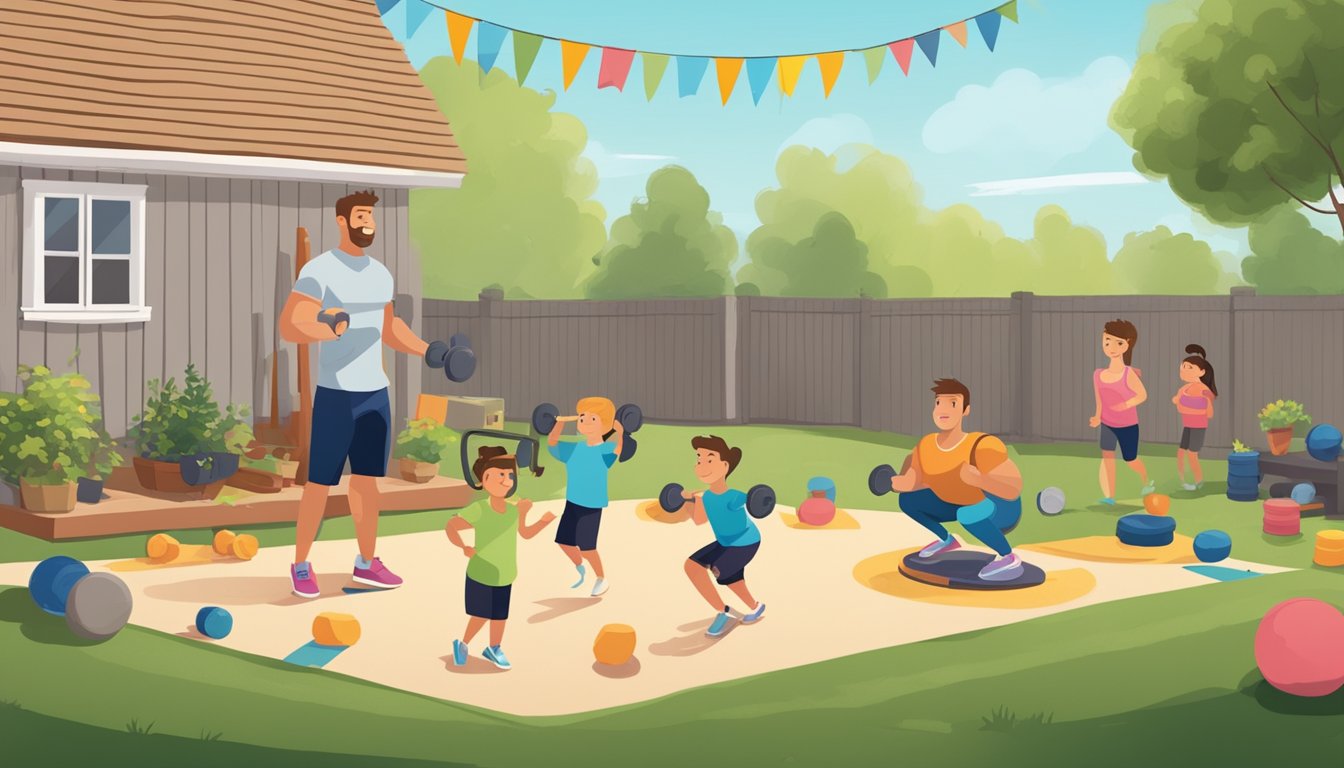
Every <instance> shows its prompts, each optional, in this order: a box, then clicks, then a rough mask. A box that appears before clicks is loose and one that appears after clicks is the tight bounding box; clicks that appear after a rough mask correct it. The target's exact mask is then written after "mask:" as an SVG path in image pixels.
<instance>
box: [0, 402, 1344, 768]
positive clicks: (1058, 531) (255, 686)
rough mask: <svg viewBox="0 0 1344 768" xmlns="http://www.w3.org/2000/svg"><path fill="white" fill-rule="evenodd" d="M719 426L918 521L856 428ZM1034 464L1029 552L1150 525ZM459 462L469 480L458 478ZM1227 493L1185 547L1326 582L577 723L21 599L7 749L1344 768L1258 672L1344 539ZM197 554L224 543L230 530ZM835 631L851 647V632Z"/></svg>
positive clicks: (1108, 610)
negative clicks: (1316, 767)
mask: <svg viewBox="0 0 1344 768" xmlns="http://www.w3.org/2000/svg"><path fill="white" fill-rule="evenodd" d="M514 426H515V427H516V425H514ZM703 431H704V430H696V429H692V428H689V427H667V426H657V425H650V426H648V427H646V428H645V429H644V430H642V431H641V432H640V433H639V436H638V437H639V441H640V449H639V455H638V456H637V457H636V459H635V460H634V461H633V462H631V463H629V464H624V465H618V468H617V469H616V470H615V471H614V472H613V474H612V497H613V498H650V497H653V496H655V495H656V493H657V491H658V489H659V488H660V487H661V486H662V485H663V483H665V482H669V481H679V482H682V483H686V484H688V485H689V483H690V481H691V480H692V477H693V476H692V473H691V471H690V468H691V450H690V445H689V439H690V437H691V436H692V435H695V434H697V433H700V432H703ZM714 431H715V433H717V434H722V435H723V436H724V437H725V438H726V439H727V440H728V441H729V442H730V443H731V444H734V445H739V446H741V447H742V448H743V451H744V461H743V464H742V465H741V468H740V469H739V470H738V471H737V472H736V473H735V474H734V480H736V481H737V482H738V484H739V485H741V486H744V487H745V486H747V485H750V484H754V483H757V482H767V483H770V484H772V485H773V486H774V487H775V489H776V490H777V492H778V494H779V497H780V501H781V503H784V504H789V505H793V504H796V503H798V502H799V501H801V499H802V498H803V497H804V496H805V491H804V484H805V482H806V479H807V478H808V477H809V476H812V475H818V474H824V475H828V476H830V477H833V478H834V479H835V480H836V483H837V485H838V487H839V499H838V500H839V503H840V505H841V506H842V507H845V506H849V507H853V508H860V509H879V510H894V509H895V502H896V500H895V498H894V497H893V496H885V497H881V498H875V497H873V496H871V495H870V494H869V493H868V492H867V490H866V477H867V474H868V471H869V470H870V469H871V468H872V466H873V465H874V464H876V463H879V462H890V463H892V464H896V465H899V463H900V460H901V459H902V458H903V456H904V453H905V451H906V450H908V448H909V446H910V445H911V444H912V439H911V438H903V437H897V436H891V435H885V434H879V433H871V432H863V431H859V430H848V429H826V430H815V429H794V428H776V427H759V426H753V427H722V428H716V429H715V430H714ZM1145 449H1146V455H1147V456H1148V457H1149V467H1150V470H1151V471H1152V472H1153V474H1154V476H1155V478H1156V479H1157V481H1158V486H1159V490H1163V491H1170V489H1171V487H1172V486H1173V485H1174V483H1175V477H1174V458H1173V451H1172V449H1169V448H1165V447H1155V446H1153V447H1149V446H1145ZM1015 458H1016V459H1017V460H1018V461H1019V462H1020V465H1021V467H1022V470H1023V474H1024V476H1025V478H1026V483H1027V489H1028V491H1029V492H1030V493H1031V495H1033V496H1034V494H1035V491H1036V490H1038V489H1039V488H1041V487H1044V486H1047V485H1055V486H1059V487H1061V488H1063V489H1064V491H1065V493H1066V494H1067V497H1068V507H1067V509H1066V511H1065V512H1064V514H1063V515H1061V516H1059V517H1054V518H1046V517H1043V516H1041V515H1039V514H1037V513H1036V512H1035V511H1034V505H1032V504H1028V505H1027V506H1028V507H1029V508H1028V510H1027V511H1026V512H1025V514H1024V519H1023V522H1022V524H1021V525H1020V526H1019V528H1018V529H1017V531H1016V532H1015V533H1014V534H1013V536H1012V539H1013V541H1014V542H1016V543H1027V542H1036V541H1045V540H1053V539H1062V538H1070V537H1076V536H1086V535H1098V534H1109V533H1112V532H1113V531H1114V527H1115V519H1116V518H1117V517H1118V516H1120V515H1122V514H1126V513H1127V512H1129V511H1133V509H1137V508H1138V500H1137V491H1138V487H1139V484H1138V482H1137V481H1136V480H1134V479H1133V478H1132V477H1126V476H1125V475H1124V474H1123V470H1122V475H1121V478H1122V486H1121V488H1122V490H1121V492H1120V494H1119V495H1120V498H1121V499H1122V502H1123V500H1124V499H1125V498H1127V497H1129V498H1132V499H1133V505H1132V506H1131V507H1128V508H1127V507H1126V506H1125V505H1124V504H1123V503H1122V504H1121V506H1120V507H1118V508H1115V509H1111V508H1101V507H1093V506H1092V505H1093V504H1095V501H1096V499H1097V497H1098V496H1099V493H1098V491H1097V488H1096V456H1095V449H1094V448H1092V447H1089V446H1060V445H1049V446H1024V447H1022V448H1019V449H1017V450H1016V451H1015ZM543 463H545V464H548V469H547V471H546V474H545V475H544V476H543V477H541V478H532V477H531V476H530V475H527V474H524V475H523V476H522V477H521V478H520V480H521V482H522V489H523V490H522V493H523V494H524V495H526V496H530V497H533V498H538V499H544V498H554V497H557V496H559V495H560V494H561V493H562V489H563V482H564V478H563V472H562V471H561V468H560V467H559V466H555V465H553V462H546V461H543ZM456 464H457V462H456V460H455V458H454V459H452V460H450V461H448V462H446V463H445V471H446V472H448V473H453V472H452V470H453V469H454V468H455V467H456ZM1224 472H1225V467H1224V465H1223V464H1222V463H1221V462H1212V461H1210V462H1206V474H1207V476H1208V477H1209V478H1210V480H1211V482H1209V483H1208V484H1207V485H1206V486H1205V489H1204V491H1203V492H1202V493H1201V494H1199V495H1198V497H1196V495H1195V494H1189V493H1183V492H1175V493H1172V494H1171V495H1172V497H1173V501H1172V509H1171V515H1172V516H1173V517H1175V518H1176V519H1177V520H1178V523H1179V527H1178V531H1179V532H1181V533H1185V534H1187V535H1193V534H1195V533H1197V532H1198V531H1200V530H1203V529H1206V528H1214V527H1216V528H1221V529H1223V530H1225V531H1227V532H1228V533H1230V534H1231V535H1232V538H1233V552H1232V554H1233V556H1234V557H1237V558H1240V559H1244V560H1250V561H1259V562H1265V563H1271V564H1275V565H1281V566H1286V567H1292V568H1300V569H1302V570H1300V571H1297V572H1292V573H1285V574H1280V575H1274V576H1266V577H1261V578H1256V579H1249V580H1245V581H1239V582H1228V583H1213V582H1210V584H1209V585H1207V586H1203V587H1198V588H1194V589H1184V590H1178V591H1175V592H1168V593H1163V594H1157V595H1152V596H1148V597H1143V598H1134V599H1128V600H1119V601H1115V602H1109V603H1103V604H1099V605H1093V606H1088V607H1084V608H1079V609H1077V610H1072V611H1066V612H1063V613H1059V614H1055V615H1051V616H1047V617H1043V618H1038V619H1033V620H1030V621H1025V622H1020V623H1016V624H1010V625H1008V626H1003V627H999V628H995V629H989V630H984V631H980V632H973V633H967V634H962V635H955V636H951V637H946V638H942V639H938V640H932V641H927V642H922V643H916V644H912V645H904V646H897V647H892V648H886V649H881V650H877V651H872V652H869V653H863V654H858V655H853V656H848V657H844V658H840V659H836V660H833V661H828V662H823V663H819V664H813V665H809V666H804V667H798V668H794V669H787V670H782V671H778V672H773V673H770V674H767V675H761V676H758V677H753V678H747V679H743V680H737V681H733V682H728V683H722V684H717V685H712V686H707V687H704V688H698V689H692V690H687V691H683V692H680V693H676V694H673V695H670V696H666V697H664V698H661V699H657V700H654V701H650V702H645V703H642V704H636V705H632V706H628V707H622V708H619V709H612V710H605V711H601V712H592V713H586V714H581V715H571V716H564V717H552V718H519V717H514V716H510V715H503V714H498V713H493V712H486V711H482V710H477V709H474V708H471V707H468V706H464V705H461V704H456V703H451V702H444V701H439V700H435V699H431V698H426V697H423V696H418V695H413V694H409V693H405V692H402V691H398V690H394V689H389V688H384V687H381V686H377V685H373V684H371V683H367V682H364V681H361V680H358V679H354V678H349V677H345V676H342V675H339V674H334V673H331V672H322V671H317V670H300V669H296V668H294V667H292V666H288V665H285V664H283V663H281V662H278V661H274V660H271V659H266V658H260V657H254V656H248V655H244V654H239V653H236V652H232V651H229V650H227V649H223V648H218V647H208V646H205V645H202V644H200V643H198V642H195V641H191V640H187V639H184V638H179V637H173V636H171V635H165V634H161V633H157V632H153V631H149V630H145V629H142V628H139V627H128V628H127V629H125V630H123V631H122V633H121V634H120V635H118V636H117V638H116V639H115V640H113V641H111V642H108V643H104V644H101V645H86V644H84V643H83V642H82V641H78V640H76V639H74V638H72V637H71V635H70V634H69V633H68V631H66V629H65V626H64V623H63V622H62V620H60V619H58V618H55V617H51V616H47V615H46V614H43V613H41V612H40V611H39V610H38V609H37V608H36V607H35V606H33V604H32V602H31V600H29V599H28V596H27V594H26V590H24V589H22V588H10V589H0V657H3V658H4V659H5V663H4V667H3V668H4V670H5V671H4V673H3V675H0V702H9V703H10V704H11V705H10V706H7V707H0V739H3V740H4V741H5V743H6V744H7V747H6V752H7V753H8V754H16V755H29V756H33V757H36V756H38V755H43V756H45V757H46V758H48V760H49V761H51V760H54V761H55V762H56V763H59V764H69V763H72V762H74V761H75V760H82V759H92V758H93V756H96V755H104V754H110V753H112V752H113V750H115V751H116V753H118V754H128V753H134V754H136V755H138V756H139V762H141V763H142V764H156V763H157V762H166V761H178V760H182V761H185V760H191V761H192V763H193V764H199V765H214V764H225V763H228V764H234V763H236V762H239V761H242V760H249V759H250V760H252V761H254V762H256V763H257V764H266V765H269V764H281V762H282V761H283V763H284V764H289V765H304V764H322V765H342V764H356V763H357V761H355V762H349V763H342V762H340V758H328V757H326V756H323V755H300V754H291V753H287V752H282V751H280V750H311V751H316V752H329V753H344V754H348V755H379V756H384V757H389V758H402V759H405V760H407V761H409V762H405V763H388V764H389V765H398V764H405V765H422V764H438V765H445V764H454V763H457V764H470V765H488V766H535V765H543V764H549V765H571V764H574V765H580V764H582V765H595V766H596V765H613V766H615V765H620V766H630V765H684V764H686V763H687V762H688V761H700V762H704V761H707V760H717V759H718V758H716V757H715V756H716V755H719V756H722V755H727V754H732V755H735V756H737V757H735V758H734V761H735V762H738V763H740V764H742V765H756V764H761V765H781V764H797V765H818V764H831V765H837V764H843V765H893V764H897V763H899V762H903V761H905V760H921V761H925V762H936V763H937V764H980V763H988V762H991V761H992V762H994V763H995V764H1032V765H1081V764H1087V765H1111V764H1131V763H1134V762H1136V761H1138V760H1140V759H1143V760H1152V759H1153V758H1154V756H1156V755H1159V754H1161V755H1165V756H1168V758H1169V759H1168V760H1167V762H1173V763H1174V762H1177V761H1178V760H1177V758H1178V757H1179V758H1180V759H1179V761H1180V762H1182V763H1184V764H1189V765H1192V766H1196V765H1210V764H1215V763H1220V764H1223V765H1242V764H1247V763H1248V762H1249V761H1251V760H1253V759H1255V758H1257V757H1261V756H1263V757H1264V758H1265V759H1268V758H1270V757H1271V756H1272V757H1273V758H1275V759H1276V760H1278V761H1282V762H1289V761H1294V760H1301V761H1310V762H1311V763H1317V764H1323V758H1325V757H1326V756H1329V755H1335V756H1338V755H1340V754H1344V691H1340V692H1337V693H1336V694H1334V695H1332V696H1329V697H1325V698H1322V699H1315V700H1307V699H1294V698H1291V697H1288V696H1286V695H1283V694H1280V693H1278V692H1277V691H1275V690H1273V689H1272V688H1270V687H1269V686H1268V685H1267V684H1265V683H1263V681H1262V680H1261V679H1260V676H1259V674H1258V672H1257V671H1256V670H1255V662H1254V658H1253V656H1252V652H1251V648H1252V637H1253V635H1254V632H1255V628H1256V624H1257V622H1258V620H1259V617H1260V616H1261V615H1263V613H1264V612H1265V611H1266V610H1267V609H1268V608H1269V607H1271V606H1272V605H1274V604H1275V603H1277V602H1279V601H1281V600H1284V599H1287V598H1290V597H1299V596H1309V597H1317V598H1320V599H1323V600H1327V601H1329V602H1331V603H1333V604H1334V605H1337V606H1340V605H1344V578H1342V577H1344V574H1341V573H1332V572H1329V571H1327V570H1326V569H1322V568H1316V567H1313V566H1312V565H1311V537H1312V535H1313V534H1314V532H1315V531H1316V530H1319V529H1320V528H1323V527H1327V526H1326V524H1325V523H1324V522H1323V521H1322V520H1321V519H1320V518H1311V519H1308V520H1306V521H1304V524H1303V536H1302V537H1300V538H1297V539H1292V540H1284V541H1279V540H1273V539H1271V538H1269V537H1265V536H1264V535H1263V534H1262V533H1261V532H1260V507H1259V505H1258V504H1236V503H1233V502H1230V501H1228V500H1227V499H1226V498H1225V497H1224V496H1223V495H1222V488H1223V484H1222V476H1223V473H1224ZM739 478H740V479H739ZM1125 489H1128V493H1126V490H1125ZM444 518H445V514H444V513H442V512H425V513H411V514H400V515H389V516H388V517H386V518H384V520H383V523H382V533H383V535H391V534H396V533H405V532H411V531H423V530H432V529H437V528H440V527H441V526H442V525H443V520H444ZM1331 527H1341V524H1340V523H1333V524H1332V525H1331ZM238 530H242V529H238ZM252 530H254V532H255V533H257V535H258V536H259V537H260V539H261V541H262V544H263V545H264V546H286V545H289V544H290V543H292V537H293V530H292V528H291V527H289V526H273V527H262V528H258V529H252ZM177 535H178V538H179V539H181V540H182V541H184V542H197V543H205V542H206V541H208V539H209V535H210V532H209V531H194V532H192V531H185V532H181V533H180V534H177ZM351 535H352V531H351V526H350V521H349V520H348V519H339V520H330V521H327V522H326V524H325V526H324V529H323V532H322V536H323V538H328V539H331V538H348V537H350V536H351ZM144 538H145V537H144V536H125V537H115V538H109V539H103V540H97V541H80V542H65V543H60V544H48V543H45V542H39V541H36V540H32V539H29V538H26V537H22V536H19V535H17V534H12V533H9V532H4V533H0V559H3V560H5V561H19V560H32V559H39V558H42V557H45V556H48V555H51V554H56V553H64V554H70V555H73V556H76V557H81V558H85V559H100V558H114V557H133V556H137V555H140V554H142V552H143V545H144ZM799 567H806V564H805V563H800V564H799ZM430 609H431V610H432V607H431V608H430ZM892 610H893V611H899V610H900V603H898V602H896V601H893V603H892ZM817 621H818V622H826V623H829V624H832V625H834V627H835V631H836V632H837V633H842V632H844V631H845V621H844V615H843V612H842V611H837V613H836V614H835V615H830V616H818V617H817ZM411 631H414V630H413V629H412V630H411ZM58 718H59V719H58ZM132 721H134V722H132ZM150 723H152V724H153V726H152V728H150V729H149V732H148V733H143V731H145V729H146V727H147V726H148V725H149V724H150ZM562 725H563V726H565V727H563V728H561V727H557V726H562ZM1005 759H1006V761H1007V762H1005ZM305 760H307V761H309V762H307V763H305V762H304V761H305ZM416 761H429V762H416ZM1028 761H1030V762H1029V763H1028Z"/></svg>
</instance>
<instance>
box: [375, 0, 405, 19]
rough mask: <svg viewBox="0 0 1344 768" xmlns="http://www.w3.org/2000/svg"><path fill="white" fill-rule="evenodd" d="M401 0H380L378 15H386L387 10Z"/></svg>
mask: <svg viewBox="0 0 1344 768" xmlns="http://www.w3.org/2000/svg"><path fill="white" fill-rule="evenodd" d="M399 2H401V0H378V15H379V16H385V15H387V12H388V11H390V10H392V9H393V8H396V7H397V3H399Z"/></svg>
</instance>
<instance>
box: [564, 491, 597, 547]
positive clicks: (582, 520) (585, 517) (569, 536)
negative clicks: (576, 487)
mask: <svg viewBox="0 0 1344 768" xmlns="http://www.w3.org/2000/svg"><path fill="white" fill-rule="evenodd" d="M601 525H602V510H600V509H593V508H592V507H581V506H579V505H578V504H575V503H574V502H572V501H566V502H565V511H564V514H562V515H560V525H559V527H558V528H556V531H555V543H556V544H563V545H564V546H566V547H578V548H579V551H580V552H592V551H593V550H595V549H597V529H598V528H599V527H600V526H601Z"/></svg>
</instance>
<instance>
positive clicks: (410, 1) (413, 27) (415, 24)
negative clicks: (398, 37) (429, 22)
mask: <svg viewBox="0 0 1344 768" xmlns="http://www.w3.org/2000/svg"><path fill="white" fill-rule="evenodd" d="M395 1H396V0H393V4H395ZM432 10H434V6H432V5H430V4H429V3H426V2H425V0H406V39H407V40H410V39H411V38H412V37H415V33H416V31H417V30H419V29H420V25H421V24H424V23H425V19H426V18H427V17H428V16H429V12H430V11H432Z"/></svg>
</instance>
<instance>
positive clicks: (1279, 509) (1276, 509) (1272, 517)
mask: <svg viewBox="0 0 1344 768" xmlns="http://www.w3.org/2000/svg"><path fill="white" fill-rule="evenodd" d="M1264 528H1265V533H1268V534H1269V535H1271V536H1296V535H1298V534H1300V533H1302V507H1301V505H1299V504H1298V503H1297V502H1296V501H1293V500H1292V499H1265V524H1264Z"/></svg>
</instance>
